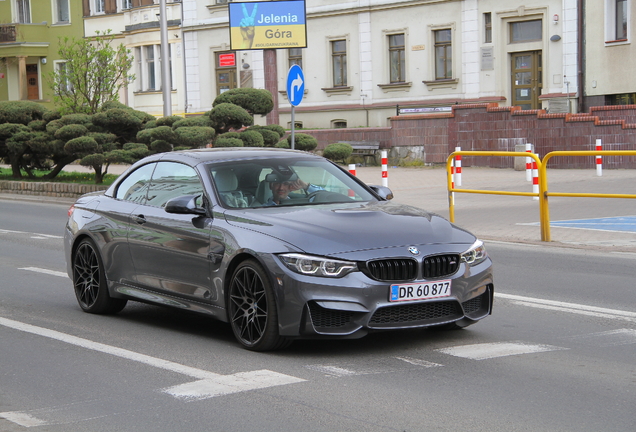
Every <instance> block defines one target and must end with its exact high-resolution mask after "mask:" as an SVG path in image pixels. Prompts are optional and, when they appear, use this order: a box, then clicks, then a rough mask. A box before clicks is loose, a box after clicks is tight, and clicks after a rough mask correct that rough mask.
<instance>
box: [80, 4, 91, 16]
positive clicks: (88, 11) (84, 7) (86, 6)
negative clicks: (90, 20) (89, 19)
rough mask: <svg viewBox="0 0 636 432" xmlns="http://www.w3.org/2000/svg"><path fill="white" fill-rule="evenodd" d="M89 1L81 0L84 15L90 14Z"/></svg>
mask: <svg viewBox="0 0 636 432" xmlns="http://www.w3.org/2000/svg"><path fill="white" fill-rule="evenodd" d="M89 2H90V0H82V10H83V12H84V16H89V15H90V14H91V7H90V4H89Z"/></svg>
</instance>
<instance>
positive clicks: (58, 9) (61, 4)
mask: <svg viewBox="0 0 636 432" xmlns="http://www.w3.org/2000/svg"><path fill="white" fill-rule="evenodd" d="M68 2H69V0H55V1H54V2H53V23H55V24H57V23H68V22H69V21H70V18H69V9H68V8H69V6H68Z"/></svg>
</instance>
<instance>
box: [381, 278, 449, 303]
mask: <svg viewBox="0 0 636 432" xmlns="http://www.w3.org/2000/svg"><path fill="white" fill-rule="evenodd" d="M450 295H451V281H450V280H441V281H437V282H427V283H412V284H400V285H391V292H390V296H389V300H390V301H392V302H397V301H411V300H427V299H433V298H439V297H448V296H450Z"/></svg>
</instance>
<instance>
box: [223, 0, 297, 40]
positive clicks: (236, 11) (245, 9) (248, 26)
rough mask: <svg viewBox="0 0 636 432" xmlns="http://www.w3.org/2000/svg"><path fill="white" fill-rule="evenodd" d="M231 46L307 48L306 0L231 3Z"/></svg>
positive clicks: (229, 5)
mask: <svg viewBox="0 0 636 432" xmlns="http://www.w3.org/2000/svg"><path fill="white" fill-rule="evenodd" d="M228 9H229V14H230V49H231V50H234V51H241V50H261V49H275V48H306V47H307V26H306V20H307V16H306V10H305V1H304V0H291V1H267V2H231V3H228Z"/></svg>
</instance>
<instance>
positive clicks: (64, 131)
mask: <svg viewBox="0 0 636 432" xmlns="http://www.w3.org/2000/svg"><path fill="white" fill-rule="evenodd" d="M87 134H88V129H87V128H86V127H85V126H83V125H81V124H67V125H66V126H62V127H61V128H59V129H58V130H56V131H55V134H54V136H55V138H56V139H59V140H62V141H68V140H70V139H73V138H77V137H81V136H84V135H87Z"/></svg>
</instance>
